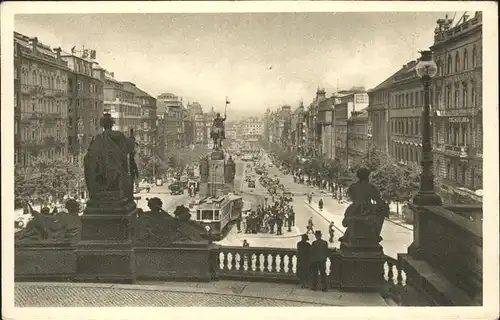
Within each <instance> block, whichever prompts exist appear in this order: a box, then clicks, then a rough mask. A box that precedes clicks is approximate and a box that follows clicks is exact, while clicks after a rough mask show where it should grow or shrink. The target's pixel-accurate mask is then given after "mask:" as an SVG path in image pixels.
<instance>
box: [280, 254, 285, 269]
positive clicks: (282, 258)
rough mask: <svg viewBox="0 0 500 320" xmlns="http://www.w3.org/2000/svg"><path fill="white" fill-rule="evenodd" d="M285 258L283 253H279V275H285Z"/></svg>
mask: <svg viewBox="0 0 500 320" xmlns="http://www.w3.org/2000/svg"><path fill="white" fill-rule="evenodd" d="M285 257H286V255H285V254H284V253H280V273H285Z"/></svg>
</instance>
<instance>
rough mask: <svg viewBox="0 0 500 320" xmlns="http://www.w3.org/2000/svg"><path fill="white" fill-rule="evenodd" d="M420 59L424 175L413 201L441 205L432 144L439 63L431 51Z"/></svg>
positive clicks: (423, 204)
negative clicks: (433, 100) (434, 83)
mask: <svg viewBox="0 0 500 320" xmlns="http://www.w3.org/2000/svg"><path fill="white" fill-rule="evenodd" d="M420 54H421V55H422V56H421V57H420V60H419V62H418V64H417V66H416V67H415V71H416V72H417V75H418V76H419V77H420V78H421V79H422V83H423V85H424V110H423V112H422V124H423V127H422V130H423V131H422V162H421V164H422V175H421V179H420V180H421V181H420V190H419V191H418V193H417V195H416V196H415V197H414V198H413V203H414V204H416V205H421V206H440V205H442V204H443V201H442V200H441V197H440V196H439V195H438V194H437V193H436V192H435V190H434V174H433V173H432V163H433V161H432V145H431V132H430V131H431V124H430V94H429V88H430V84H431V79H432V78H433V77H434V76H435V75H436V73H437V65H436V63H435V62H434V61H433V60H432V52H431V51H428V50H426V51H421V52H420Z"/></svg>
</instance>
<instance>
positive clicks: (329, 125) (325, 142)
mask: <svg viewBox="0 0 500 320" xmlns="http://www.w3.org/2000/svg"><path fill="white" fill-rule="evenodd" d="M323 93H324V91H323ZM334 105H335V96H332V97H330V98H326V97H324V96H322V98H321V100H320V101H318V118H317V120H318V123H319V125H320V126H321V127H320V128H321V130H320V131H319V134H320V139H321V145H320V148H319V151H320V152H321V154H323V155H324V156H325V157H326V158H327V159H333V158H334V144H333V141H335V122H334V121H333V109H334Z"/></svg>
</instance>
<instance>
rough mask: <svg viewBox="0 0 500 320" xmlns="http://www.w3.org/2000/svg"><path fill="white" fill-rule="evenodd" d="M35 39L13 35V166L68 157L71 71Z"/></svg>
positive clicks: (57, 53) (57, 56)
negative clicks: (40, 159)
mask: <svg viewBox="0 0 500 320" xmlns="http://www.w3.org/2000/svg"><path fill="white" fill-rule="evenodd" d="M60 52H61V50H60V49H56V50H55V52H54V51H53V50H52V49H51V48H50V47H49V46H47V45H44V44H42V43H41V42H39V41H38V39H37V38H36V37H35V38H30V37H27V36H25V35H22V34H20V33H17V32H15V33H14V110H15V111H14V114H15V119H14V141H15V151H14V152H15V153H14V163H15V164H17V165H21V166H25V165H29V164H30V163H32V161H33V160H34V159H36V158H38V157H43V158H46V159H49V160H51V159H56V158H67V156H68V102H69V96H70V92H68V79H69V78H70V77H71V69H70V68H69V67H68V63H67V62H66V61H64V60H63V59H62V58H61V54H60Z"/></svg>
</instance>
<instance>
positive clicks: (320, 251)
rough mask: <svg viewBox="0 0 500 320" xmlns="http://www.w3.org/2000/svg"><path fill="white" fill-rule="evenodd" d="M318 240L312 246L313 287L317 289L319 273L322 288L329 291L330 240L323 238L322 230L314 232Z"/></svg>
mask: <svg viewBox="0 0 500 320" xmlns="http://www.w3.org/2000/svg"><path fill="white" fill-rule="evenodd" d="M314 235H315V237H316V240H315V241H314V242H313V243H312V246H311V271H312V289H313V290H314V291H316V290H317V285H318V273H319V274H320V277H321V279H320V280H321V290H322V291H324V292H326V291H327V284H326V258H328V256H329V253H330V252H329V250H328V242H326V241H325V240H323V239H321V231H319V230H317V231H316V232H315V233H314Z"/></svg>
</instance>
